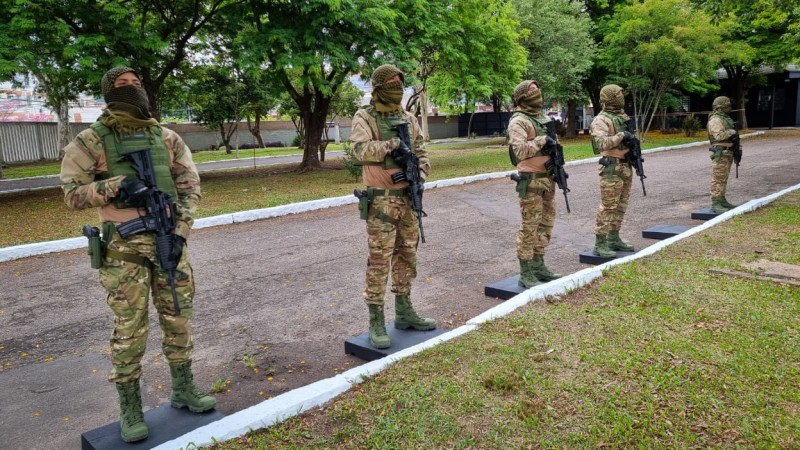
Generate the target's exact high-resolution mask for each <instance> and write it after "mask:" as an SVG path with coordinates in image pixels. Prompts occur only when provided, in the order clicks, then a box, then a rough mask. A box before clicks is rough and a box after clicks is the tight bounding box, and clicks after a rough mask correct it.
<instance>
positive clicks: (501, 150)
mask: <svg viewBox="0 0 800 450" xmlns="http://www.w3.org/2000/svg"><path fill="white" fill-rule="evenodd" d="M694 141H696V139H695V138H686V137H682V136H676V135H668V136H665V137H663V138H653V139H651V140H649V141H648V142H647V143H646V145H644V147H645V148H652V147H661V146H666V145H674V144H677V143H685V142H694ZM329 148H330V147H329ZM564 149H565V150H564V153H565V158H566V159H567V160H576V159H583V158H588V157H591V156H593V155H592V150H591V144H590V143H589V139H588V137H587V136H581V137H579V138H578V139H574V140H569V141H565V142H564ZM204 153H205V152H204ZM430 158H431V164H432V166H433V168H434V170H433V173H432V174H431V178H430V180H429V181H433V180H441V179H447V178H454V177H461V176H467V175H475V174H480V173H490V172H498V171H505V170H511V169H512V166H511V164H510V163H509V161H508V149H507V147H506V145H505V144H503V140H502V139H498V140H496V141H488V142H487V141H481V142H466V143H463V142H462V143H453V144H447V145H437V146H431V147H430ZM324 166H325V167H326V168H327V169H329V170H317V171H312V172H308V173H303V174H299V173H296V172H294V171H293V169H294V167H295V166H294V165H286V166H271V167H262V168H258V169H236V170H225V171H218V172H203V173H202V174H201V179H202V186H203V200H202V202H201V204H200V208H199V209H198V216H197V217H198V218H200V217H209V216H215V215H218V214H224V213H232V212H237V211H245V210H249V209H257V208H266V207H270V206H277V205H284V204H288V203H295V202H300V201H306V200H316V199H321V198H329V197H338V196H342V195H348V194H350V193H352V192H353V188H354V187H357V186H359V185H360V182H359V181H357V180H356V179H354V178H353V177H352V176H350V175H349V174H348V173H347V171H346V170H344V165H343V164H342V163H341V161H339V160H335V159H334V160H329V161H326V162H325V164H324ZM0 210H2V211H3V214H2V215H0V229H3V230H7V231H6V232H5V233H2V234H0V247H7V246H11V245H20V244H27V243H31V242H41V241H49V240H54V239H63V238H69V237H76V236H80V229H81V226H82V225H83V224H84V223H88V224H94V225H97V222H98V219H97V212H96V211H95V210H93V209H89V210H83V211H71V210H69V209H67V207H66V206H65V205H64V202H63V195H62V194H61V190H60V189H52V190H51V189H48V190H42V191H33V192H23V193H16V194H5V195H0Z"/></svg>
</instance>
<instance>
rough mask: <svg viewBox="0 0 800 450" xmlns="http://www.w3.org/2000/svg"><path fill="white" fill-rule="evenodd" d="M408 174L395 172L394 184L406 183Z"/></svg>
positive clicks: (393, 175)
mask: <svg viewBox="0 0 800 450" xmlns="http://www.w3.org/2000/svg"><path fill="white" fill-rule="evenodd" d="M406 180H407V178H406V173H405V172H403V171H402V170H401V171H400V172H395V173H393V174H392V183H395V184H396V183H400V182H401V181H406Z"/></svg>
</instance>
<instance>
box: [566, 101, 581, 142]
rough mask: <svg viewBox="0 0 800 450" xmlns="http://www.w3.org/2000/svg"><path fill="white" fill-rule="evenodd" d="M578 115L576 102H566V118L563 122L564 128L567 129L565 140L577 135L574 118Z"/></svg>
mask: <svg viewBox="0 0 800 450" xmlns="http://www.w3.org/2000/svg"><path fill="white" fill-rule="evenodd" d="M577 114H578V102H577V100H569V101H567V117H566V119H565V120H564V126H565V127H567V135H566V137H567V138H574V137H576V136H577V135H578V127H577V125H578V121H577V119H575V116H576V115H577Z"/></svg>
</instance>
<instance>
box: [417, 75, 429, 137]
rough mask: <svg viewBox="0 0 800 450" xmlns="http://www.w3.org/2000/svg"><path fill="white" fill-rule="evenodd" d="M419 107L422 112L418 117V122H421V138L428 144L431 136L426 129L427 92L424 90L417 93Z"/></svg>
mask: <svg viewBox="0 0 800 450" xmlns="http://www.w3.org/2000/svg"><path fill="white" fill-rule="evenodd" d="M419 105H420V109H421V110H422V114H421V115H420V122H422V124H421V126H422V137H423V139H425V142H430V141H431V135H430V131H429V129H428V91H427V90H426V89H424V88H423V89H422V90H421V91H420V93H419Z"/></svg>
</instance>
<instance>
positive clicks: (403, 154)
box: [390, 140, 411, 167]
mask: <svg viewBox="0 0 800 450" xmlns="http://www.w3.org/2000/svg"><path fill="white" fill-rule="evenodd" d="M399 142H400V143H399V144H398V146H397V148H396V149H394V150H392V152H391V153H390V155H391V157H392V159H394V162H396V163H397V164H398V165H400V166H403V167H405V165H406V164H408V161H409V160H410V159H411V150H409V148H408V146H407V145H406V143H405V142H403V141H402V140H400V141H399Z"/></svg>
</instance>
